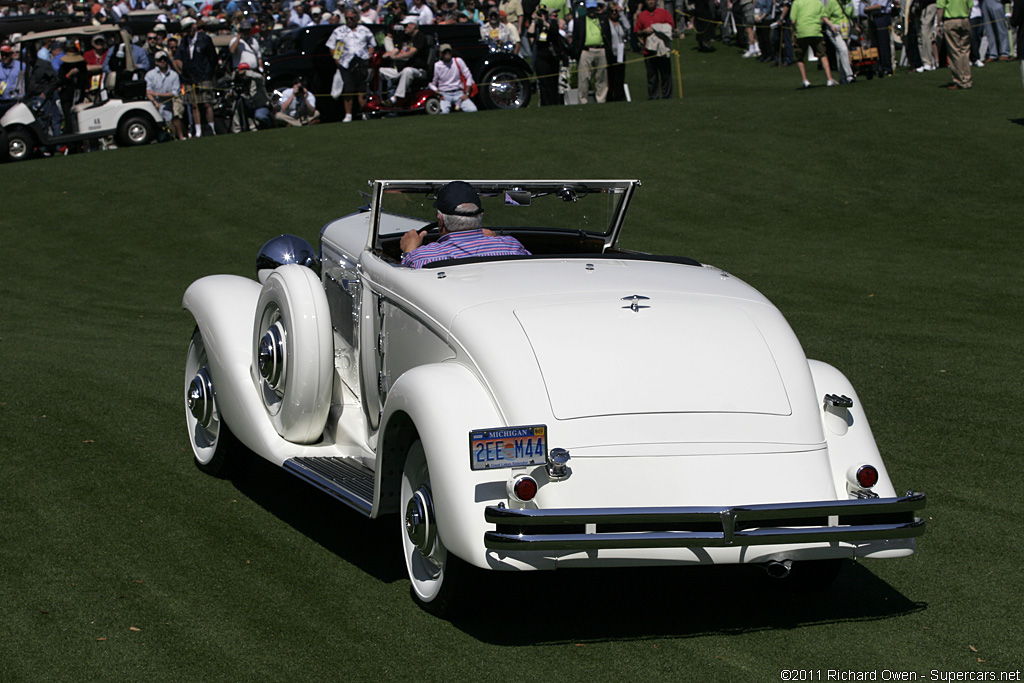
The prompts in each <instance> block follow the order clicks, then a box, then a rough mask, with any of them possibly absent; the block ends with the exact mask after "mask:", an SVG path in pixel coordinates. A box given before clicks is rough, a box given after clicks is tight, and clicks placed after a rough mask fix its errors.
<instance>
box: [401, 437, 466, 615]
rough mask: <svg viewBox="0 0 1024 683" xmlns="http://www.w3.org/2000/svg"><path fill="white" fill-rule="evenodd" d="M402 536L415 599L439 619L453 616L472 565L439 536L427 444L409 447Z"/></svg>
mask: <svg viewBox="0 0 1024 683" xmlns="http://www.w3.org/2000/svg"><path fill="white" fill-rule="evenodd" d="M400 502H401V506H402V507H401V508H400V513H401V520H400V521H401V536H402V550H403V555H404V556H405V568H406V571H407V572H408V574H409V580H410V582H411V583H412V596H413V598H414V599H415V600H416V602H418V603H419V604H420V605H421V606H422V607H423V608H424V609H425V610H427V611H428V612H430V613H431V614H434V615H436V616H447V615H450V614H452V613H453V612H454V611H455V610H456V608H457V606H458V598H459V590H460V589H461V586H460V584H461V583H464V579H465V574H466V572H467V571H468V570H469V566H468V565H466V564H465V563H464V562H463V561H462V560H460V559H459V558H457V557H455V556H454V555H452V554H451V553H449V552H448V550H447V549H446V548H445V547H444V543H443V542H442V541H441V535H440V534H439V533H438V528H437V518H436V517H435V515H434V502H433V498H432V495H431V488H430V471H429V469H428V468H427V458H426V455H425V454H424V452H423V444H422V442H420V441H415V442H413V444H412V445H411V446H410V447H409V452H408V454H407V455H406V458H405V469H404V470H403V471H402V497H401V501H400Z"/></svg>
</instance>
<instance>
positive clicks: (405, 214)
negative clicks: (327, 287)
mask: <svg viewBox="0 0 1024 683" xmlns="http://www.w3.org/2000/svg"><path fill="white" fill-rule="evenodd" d="M467 182H469V183H470V184H471V185H473V187H474V188H475V189H476V191H477V192H478V193H479V194H480V200H481V204H482V206H483V209H484V227H486V228H490V229H491V230H495V231H506V230H508V231H522V230H527V231H534V230H539V231H551V232H570V233H580V232H584V233H587V234H588V235H592V236H594V237H599V238H601V239H604V240H606V241H607V240H609V239H611V238H612V236H613V234H614V233H615V232H616V230H617V225H618V223H619V222H620V221H621V213H622V212H623V211H624V209H625V201H626V200H627V199H628V197H629V195H630V194H631V191H632V188H633V187H634V181H608V180H601V181H524V182H518V181H473V180H471V181H467ZM445 184H446V181H439V182H404V181H398V182H393V181H382V182H380V183H379V185H380V194H379V204H378V207H377V215H378V217H379V222H378V225H377V230H378V236H379V237H388V236H393V235H396V234H401V233H402V232H405V231H406V230H408V229H409V227H410V225H409V221H406V220H394V217H402V218H406V219H410V220H411V221H413V222H420V223H423V224H426V223H431V222H433V221H436V220H437V209H435V208H434V206H433V203H434V199H435V197H436V196H437V192H438V190H440V189H441V188H442V187H443V186H444V185H445Z"/></svg>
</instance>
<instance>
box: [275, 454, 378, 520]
mask: <svg viewBox="0 0 1024 683" xmlns="http://www.w3.org/2000/svg"><path fill="white" fill-rule="evenodd" d="M284 468H285V469H286V470H287V471H289V472H291V473H292V474H294V475H295V476H297V477H299V478H300V479H302V480H303V481H305V482H307V483H309V484H312V485H313V486H315V487H317V488H318V489H320V490H321V491H323V492H324V493H326V494H327V495H329V496H331V497H332V498H336V499H337V500H340V501H341V502H342V503H345V505H348V506H349V507H351V508H352V509H354V510H356V511H357V512H361V513H363V514H364V515H366V516H367V517H369V516H370V514H371V513H372V512H373V471H372V470H369V469H367V468H365V467H363V466H362V465H358V464H354V463H353V462H352V461H351V460H349V459H348V458H324V457H309V458H291V459H290V460H285V461H284Z"/></svg>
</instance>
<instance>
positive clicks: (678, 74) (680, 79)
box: [672, 50, 683, 99]
mask: <svg viewBox="0 0 1024 683" xmlns="http://www.w3.org/2000/svg"><path fill="white" fill-rule="evenodd" d="M672 55H673V56H674V57H675V58H676V85H677V86H679V99H683V71H682V69H680V68H679V50H672Z"/></svg>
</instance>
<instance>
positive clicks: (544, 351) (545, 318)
mask: <svg viewBox="0 0 1024 683" xmlns="http://www.w3.org/2000/svg"><path fill="white" fill-rule="evenodd" d="M634 304H635V305H634ZM515 316H516V318H517V319H518V321H519V323H520V325H521V326H522V327H523V330H524V331H525V333H526V335H527V337H528V338H529V340H530V345H531V346H532V348H533V352H534V355H535V356H536V359H537V363H538V365H539V366H540V370H541V374H542V375H543V379H544V385H545V387H546V389H547V394H548V398H549V400H550V402H551V409H552V412H553V413H554V415H555V417H556V418H558V419H573V418H582V417H596V416H601V415H628V414H641V413H760V414H769V415H789V414H790V413H791V407H790V402H789V398H788V396H787V394H786V388H785V385H784V383H783V380H782V377H781V376H780V374H779V369H778V366H777V364H776V362H775V359H774V357H773V356H772V352H771V349H770V347H769V344H768V343H767V341H766V340H765V338H764V336H763V335H762V333H761V330H760V329H759V328H758V326H757V324H756V323H755V321H754V320H753V319H752V318H751V316H750V315H749V314H748V313H747V311H745V310H744V309H743V308H742V307H740V306H739V305H735V306H734V305H729V304H728V303H722V302H721V301H717V302H714V303H710V302H702V301H692V300H686V301H678V300H666V299H661V298H658V299H657V300H653V299H636V300H633V299H630V298H629V297H627V298H626V299H614V300H609V299H605V300H602V301H587V302H574V303H571V304H568V303H566V304H553V305H546V306H536V307H524V308H518V309H516V311H515Z"/></svg>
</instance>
